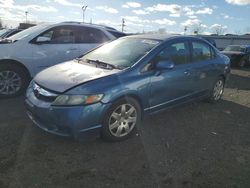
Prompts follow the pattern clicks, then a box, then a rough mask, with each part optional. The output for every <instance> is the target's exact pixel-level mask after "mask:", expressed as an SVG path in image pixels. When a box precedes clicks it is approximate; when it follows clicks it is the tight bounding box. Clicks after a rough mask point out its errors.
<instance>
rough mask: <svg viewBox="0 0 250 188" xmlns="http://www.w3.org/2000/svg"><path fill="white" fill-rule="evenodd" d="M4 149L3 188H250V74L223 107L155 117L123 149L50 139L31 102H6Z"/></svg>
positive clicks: (232, 84)
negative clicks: (30, 111) (30, 114)
mask: <svg viewBox="0 0 250 188" xmlns="http://www.w3.org/2000/svg"><path fill="white" fill-rule="evenodd" d="M0 151H1V152H0V188H8V187H10V188H36V187H39V188H40V187H41V188H47V187H48V188H66V187H74V188H78V187H79V188H80V187H81V188H103V187H104V188H105V187H110V188H122V187H124V188H137V187H138V188H139V187H141V188H147V187H149V188H154V187H163V188H164V187H171V188H172V187H173V188H179V187H180V188H181V187H185V188H196V187H197V188H210V187H211V188H214V187H215V188H217V187H218V188H224V187H225V188H231V187H232V188H237V187H238V188H248V187H250V69H249V68H248V69H244V70H237V69H235V70H233V71H232V75H231V79H230V81H229V82H228V84H227V88H226V89H225V93H224V97H223V100H222V101H221V102H220V103H218V104H208V103H203V102H199V103H193V104H187V105H185V106H182V107H178V108H174V109H171V110H167V111H164V112H162V113H160V114H157V115H153V116H151V117H148V118H147V119H145V120H144V121H143V129H142V131H141V133H140V134H137V135H135V136H133V137H132V138H130V139H129V140H127V141H124V142H120V143H107V142H104V141H102V140H101V139H97V140H90V141H85V142H82V143H79V142H75V141H73V140H71V139H65V138H61V137H57V136H53V135H49V134H47V133H44V132H43V131H41V130H39V129H38V128H36V127H35V126H33V125H32V123H31V122H30V121H29V119H28V118H27V116H26V114H25V108H24V105H23V98H16V99H8V100H6V99H5V100H1V101H0Z"/></svg>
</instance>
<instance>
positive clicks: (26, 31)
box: [9, 24, 45, 41]
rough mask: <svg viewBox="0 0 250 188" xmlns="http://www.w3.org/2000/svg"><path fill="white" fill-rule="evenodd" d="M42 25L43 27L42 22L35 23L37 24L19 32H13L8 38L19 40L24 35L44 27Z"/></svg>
mask: <svg viewBox="0 0 250 188" xmlns="http://www.w3.org/2000/svg"><path fill="white" fill-rule="evenodd" d="M44 27H45V25H44V24H43V25H37V26H33V27H30V28H28V29H25V30H23V31H21V32H19V33H17V34H15V35H12V36H11V37H9V39H11V40H13V41H14V40H20V39H22V38H24V37H27V36H29V35H30V34H32V33H33V32H36V31H38V30H40V29H42V28H44Z"/></svg>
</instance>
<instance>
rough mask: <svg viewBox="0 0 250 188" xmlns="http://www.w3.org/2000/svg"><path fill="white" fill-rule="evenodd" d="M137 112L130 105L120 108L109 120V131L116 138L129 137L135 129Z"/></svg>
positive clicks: (123, 105)
mask: <svg viewBox="0 0 250 188" xmlns="http://www.w3.org/2000/svg"><path fill="white" fill-rule="evenodd" d="M136 121H137V112H136V109H135V107H133V106H132V105H130V104H122V105H120V106H118V107H117V108H116V109H115V110H114V111H113V113H112V114H111V116H110V118H109V130H110V132H111V134H112V135H113V136H115V137H123V136H126V135H128V134H129V133H130V132H131V131H132V130H133V128H134V127H135V124H136Z"/></svg>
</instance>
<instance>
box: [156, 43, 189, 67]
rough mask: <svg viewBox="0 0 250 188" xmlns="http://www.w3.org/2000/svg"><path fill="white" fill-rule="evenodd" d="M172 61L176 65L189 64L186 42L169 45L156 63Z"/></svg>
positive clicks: (157, 58)
mask: <svg viewBox="0 0 250 188" xmlns="http://www.w3.org/2000/svg"><path fill="white" fill-rule="evenodd" d="M165 60H167V61H172V62H173V63H174V64H176V65H180V64H185V63H188V62H189V49H188V44H187V43H186V42H179V43H174V44H172V45H169V46H168V47H166V48H165V49H164V50H162V51H161V52H160V53H159V55H158V56H157V57H156V61H157V62H159V61H165Z"/></svg>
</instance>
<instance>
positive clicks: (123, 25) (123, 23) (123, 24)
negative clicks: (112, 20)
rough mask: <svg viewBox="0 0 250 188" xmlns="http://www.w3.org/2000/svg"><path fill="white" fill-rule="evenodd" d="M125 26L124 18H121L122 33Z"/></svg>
mask: <svg viewBox="0 0 250 188" xmlns="http://www.w3.org/2000/svg"><path fill="white" fill-rule="evenodd" d="M125 26H126V25H125V19H124V18H122V32H124V27H125Z"/></svg>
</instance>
